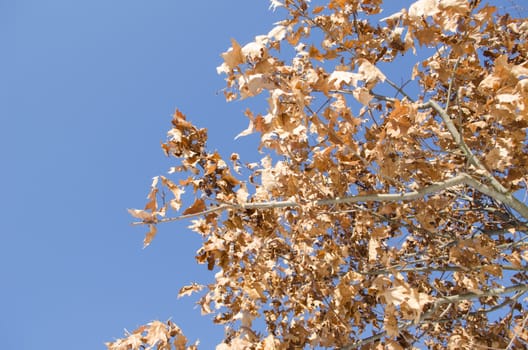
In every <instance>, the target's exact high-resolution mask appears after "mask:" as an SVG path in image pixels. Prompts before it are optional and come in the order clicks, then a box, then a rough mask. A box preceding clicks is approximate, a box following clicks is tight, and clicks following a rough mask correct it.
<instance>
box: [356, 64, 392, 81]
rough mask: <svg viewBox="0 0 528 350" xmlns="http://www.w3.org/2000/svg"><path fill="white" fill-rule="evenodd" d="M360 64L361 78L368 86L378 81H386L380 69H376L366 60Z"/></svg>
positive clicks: (359, 72)
mask: <svg viewBox="0 0 528 350" xmlns="http://www.w3.org/2000/svg"><path fill="white" fill-rule="evenodd" d="M358 62H359V68H358V74H359V75H360V76H361V79H362V80H365V82H366V83H367V84H369V83H374V82H378V81H381V82H383V81H385V74H383V73H382V72H381V70H379V68H378V67H376V66H375V65H373V64H372V63H370V62H369V61H368V60H366V59H360V60H358Z"/></svg>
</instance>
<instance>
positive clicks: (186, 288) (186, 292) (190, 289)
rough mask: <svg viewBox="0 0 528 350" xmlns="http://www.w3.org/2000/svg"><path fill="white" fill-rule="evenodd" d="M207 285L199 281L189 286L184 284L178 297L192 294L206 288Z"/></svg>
mask: <svg viewBox="0 0 528 350" xmlns="http://www.w3.org/2000/svg"><path fill="white" fill-rule="evenodd" d="M204 287H205V286H203V285H201V284H198V283H194V282H193V283H192V284H190V285H188V286H184V287H182V288H181V289H180V291H179V292H178V298H181V297H183V296H186V295H191V294H192V293H195V292H199V291H201V290H202V289H204Z"/></svg>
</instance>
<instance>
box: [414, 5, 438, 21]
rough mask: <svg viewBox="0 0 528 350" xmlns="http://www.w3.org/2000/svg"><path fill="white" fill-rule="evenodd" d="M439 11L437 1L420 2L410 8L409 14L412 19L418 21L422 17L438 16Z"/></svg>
mask: <svg viewBox="0 0 528 350" xmlns="http://www.w3.org/2000/svg"><path fill="white" fill-rule="evenodd" d="M439 11H440V10H439V9H438V1H437V0H418V1H416V2H415V3H413V4H412V5H411V6H409V12H408V13H409V17H410V18H411V19H413V20H416V21H418V20H421V19H422V17H429V16H433V15H436V14H437V13H438V12H439Z"/></svg>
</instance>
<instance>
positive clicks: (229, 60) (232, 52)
mask: <svg viewBox="0 0 528 350" xmlns="http://www.w3.org/2000/svg"><path fill="white" fill-rule="evenodd" d="M221 56H222V58H223V59H224V63H222V64H221V65H220V66H219V67H217V68H216V71H217V73H218V74H220V73H229V72H231V71H232V70H233V69H235V67H237V66H238V65H239V64H242V63H244V62H245V60H244V55H243V54H242V48H241V46H240V45H239V44H238V43H237V41H236V40H235V39H231V47H230V48H229V49H228V50H227V51H226V52H224V53H222V55H221Z"/></svg>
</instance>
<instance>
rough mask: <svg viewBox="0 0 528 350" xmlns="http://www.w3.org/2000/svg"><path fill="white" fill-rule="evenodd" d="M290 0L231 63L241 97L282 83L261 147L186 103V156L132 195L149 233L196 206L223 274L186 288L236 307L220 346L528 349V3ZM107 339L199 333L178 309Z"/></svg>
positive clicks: (262, 125)
mask: <svg viewBox="0 0 528 350" xmlns="http://www.w3.org/2000/svg"><path fill="white" fill-rule="evenodd" d="M271 3H272V8H273V9H277V10H278V11H283V12H284V14H285V16H284V20H283V21H281V22H280V23H278V24H276V26H275V27H274V28H273V29H272V30H271V31H270V32H269V33H268V34H267V35H261V36H257V37H256V38H255V41H254V42H251V43H248V44H246V45H243V46H242V45H240V44H239V43H237V42H236V41H235V40H233V41H232V46H231V48H229V50H228V51H226V52H224V53H223V54H222V57H223V63H222V65H221V66H220V67H218V72H219V73H222V74H225V75H226V76H227V78H226V81H227V88H226V90H225V95H226V98H227V100H234V99H239V98H241V99H244V98H249V97H253V96H257V95H259V96H260V95H262V94H265V95H266V96H267V101H268V105H269V107H268V108H267V111H266V112H265V113H258V111H250V110H248V111H247V112H246V116H247V117H248V119H249V126H248V128H247V129H246V130H244V131H243V132H242V133H241V134H240V135H239V136H245V135H249V134H253V133H256V134H258V135H259V137H260V146H259V150H260V152H262V153H263V157H262V160H261V161H260V162H259V163H249V164H244V162H243V161H242V160H241V159H240V156H239V155H237V154H233V155H231V157H230V159H223V158H222V156H221V155H220V154H219V153H218V152H210V151H208V148H207V146H206V141H207V130H206V129H201V128H198V127H196V126H195V125H193V124H192V123H191V122H189V121H188V120H187V119H186V117H185V116H184V115H183V114H182V113H181V112H179V111H177V112H176V113H175V114H174V119H173V121H172V129H171V130H170V131H169V133H168V140H167V142H166V143H165V144H164V145H163V150H164V151H165V153H166V154H167V155H169V156H172V157H174V158H176V159H177V160H178V164H176V165H175V166H174V167H173V168H171V171H170V173H171V175H170V176H159V177H156V178H155V180H154V183H153V184H152V188H151V191H150V194H149V197H148V198H149V201H148V203H147V205H146V207H145V209H144V210H131V213H132V215H134V216H135V217H136V218H138V219H140V220H141V222H140V223H141V224H145V225H148V226H149V228H150V229H149V232H148V234H147V236H146V238H145V244H146V245H148V244H150V243H151V241H152V239H153V238H154V236H155V233H156V225H158V224H160V223H162V222H167V221H173V220H180V219H189V220H191V226H190V228H191V229H192V230H193V231H195V232H196V233H197V234H199V235H201V236H202V237H203V246H202V247H201V249H200V250H199V251H198V253H197V256H196V259H197V261H198V262H199V263H202V264H206V265H207V268H208V269H209V270H212V271H214V273H215V275H214V280H215V282H214V283H212V284H209V285H205V286H204V285H200V284H199V283H195V284H192V285H190V286H186V287H183V288H182V290H181V291H180V294H181V295H186V294H191V293H194V292H198V293H202V297H201V299H200V302H199V304H200V306H201V309H202V312H203V313H204V314H213V315H214V320H215V322H216V323H220V324H225V325H226V334H225V339H224V340H223V343H221V344H219V345H218V346H217V350H227V349H265V350H271V349H303V348H310V347H313V348H315V347H328V348H335V349H343V350H344V349H356V348H358V349H406V348H412V347H413V346H415V347H423V346H427V347H429V348H431V349H444V348H449V349H476V348H482V349H514V348H515V349H521V348H528V331H527V329H528V312H527V308H528V306H527V300H526V293H527V292H528V282H527V276H528V239H527V238H528V236H527V233H528V223H527V221H528V206H527V205H526V199H525V195H526V189H527V181H528V137H527V127H528V43H527V36H528V21H527V20H526V18H514V17H512V16H509V15H507V14H506V15H499V14H498V11H497V9H496V8H495V7H493V6H490V5H484V4H481V3H480V1H478V0H472V1H466V0H438V1H437V0H419V1H417V2H415V3H413V4H412V5H411V6H410V7H409V8H408V9H404V10H401V11H399V12H397V13H394V14H390V15H388V16H385V15H384V16H385V17H384V16H381V15H380V11H381V8H382V1H381V0H329V1H313V2H309V1H307V0H284V1H282V0H281V1H279V0H272V1H271ZM383 17H384V18H383ZM409 62H411V63H412V64H409ZM394 72H398V73H399V74H408V79H409V82H406V83H402V84H399V83H396V82H395V81H394V80H393V79H394V78H393V77H391V76H390V73H392V74H393V75H394ZM400 77H401V76H397V77H396V79H400ZM184 191H187V193H192V194H193V196H194V200H193V201H191V202H190V203H187V204H186V203H185V202H186V201H185V200H183V199H182V198H187V197H185V196H183V195H182V194H183V193H184ZM166 196H167V200H165V198H166ZM169 196H170V198H169ZM162 197H163V199H164V200H163V201H162V200H161V198H162ZM182 209H183V210H182ZM180 210H182V211H181V213H180V212H179V211H180ZM171 211H176V212H178V213H179V214H175V215H169V214H170V213H171ZM257 320H258V323H259V326H255V323H257V322H256V321H257ZM263 325H265V326H263ZM107 346H108V348H109V349H111V350H122V349H143V348H152V349H172V348H176V349H194V348H195V347H196V345H187V339H186V338H185V337H184V335H183V333H182V332H181V330H180V329H179V328H178V327H177V326H176V325H175V324H174V323H172V322H171V321H169V322H168V323H162V322H159V321H155V322H152V323H150V324H148V325H146V326H144V327H141V328H139V329H137V330H136V331H134V332H132V333H130V334H128V335H127V336H126V338H124V339H120V340H117V341H115V342H113V343H108V344H107Z"/></svg>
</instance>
